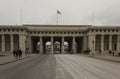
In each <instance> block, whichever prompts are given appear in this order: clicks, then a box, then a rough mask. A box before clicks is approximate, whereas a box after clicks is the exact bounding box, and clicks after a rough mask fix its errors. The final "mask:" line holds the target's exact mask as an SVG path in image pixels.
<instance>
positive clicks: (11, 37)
mask: <svg viewBox="0 0 120 79" xmlns="http://www.w3.org/2000/svg"><path fill="white" fill-rule="evenodd" d="M10 43H11V44H10V46H11V51H13V50H14V49H13V35H10Z"/></svg>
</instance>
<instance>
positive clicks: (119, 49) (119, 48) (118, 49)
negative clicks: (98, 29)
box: [117, 35, 120, 51]
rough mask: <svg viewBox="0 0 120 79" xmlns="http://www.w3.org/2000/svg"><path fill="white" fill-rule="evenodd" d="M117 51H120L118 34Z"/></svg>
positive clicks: (119, 36)
mask: <svg viewBox="0 0 120 79" xmlns="http://www.w3.org/2000/svg"><path fill="white" fill-rule="evenodd" d="M117 51H120V35H118V36H117Z"/></svg>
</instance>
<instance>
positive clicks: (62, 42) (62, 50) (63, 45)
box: [62, 36, 64, 53]
mask: <svg viewBox="0 0 120 79" xmlns="http://www.w3.org/2000/svg"><path fill="white" fill-rule="evenodd" d="M62 53H64V36H62Z"/></svg>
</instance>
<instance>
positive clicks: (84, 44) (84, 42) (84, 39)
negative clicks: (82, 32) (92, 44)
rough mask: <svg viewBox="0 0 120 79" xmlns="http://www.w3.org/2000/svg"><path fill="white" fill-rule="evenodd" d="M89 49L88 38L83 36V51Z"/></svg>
mask: <svg viewBox="0 0 120 79" xmlns="http://www.w3.org/2000/svg"><path fill="white" fill-rule="evenodd" d="M86 49H87V36H83V50H86Z"/></svg>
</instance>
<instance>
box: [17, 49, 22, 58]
mask: <svg viewBox="0 0 120 79" xmlns="http://www.w3.org/2000/svg"><path fill="white" fill-rule="evenodd" d="M17 53H18V57H19V59H20V58H21V56H22V51H21V49H18V51H17Z"/></svg>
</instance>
